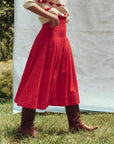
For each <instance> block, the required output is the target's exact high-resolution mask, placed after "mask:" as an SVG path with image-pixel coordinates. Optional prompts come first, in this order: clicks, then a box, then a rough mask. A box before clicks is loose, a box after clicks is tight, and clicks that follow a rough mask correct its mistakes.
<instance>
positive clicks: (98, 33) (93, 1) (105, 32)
mask: <svg viewBox="0 0 114 144" xmlns="http://www.w3.org/2000/svg"><path fill="white" fill-rule="evenodd" d="M67 7H68V9H69V11H70V22H69V23H68V24H67V35H68V38H69V40H70V42H71V47H72V51H73V55H74V62H75V67H76V74H77V80H78V87H79V94H80V101H81V103H80V108H81V110H84V111H103V112H114V0H108V1H107V0H73V1H71V0H68V2H67ZM40 28H41V24H40V22H39V20H38V16H37V15H35V14H33V13H31V12H30V11H28V10H26V9H24V8H23V1H19V0H15V34H14V51H13V97H15V94H16V91H17V88H18V85H19V82H20V79H21V76H22V73H23V71H24V67H25V64H26V61H27V57H28V54H29V51H30V49H31V47H32V44H33V41H34V39H35V37H36V35H37V34H38V32H39V30H40ZM47 110H48V111H52V112H65V109H64V107H52V106H49V107H48V109H47ZM20 111H21V107H18V106H17V105H16V103H13V112H14V113H16V112H20Z"/></svg>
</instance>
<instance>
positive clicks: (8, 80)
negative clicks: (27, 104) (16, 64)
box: [0, 70, 13, 98]
mask: <svg viewBox="0 0 114 144" xmlns="http://www.w3.org/2000/svg"><path fill="white" fill-rule="evenodd" d="M12 95H13V76H12V71H11V70H9V71H5V72H2V76H1V77H0V97H1V98H12Z"/></svg>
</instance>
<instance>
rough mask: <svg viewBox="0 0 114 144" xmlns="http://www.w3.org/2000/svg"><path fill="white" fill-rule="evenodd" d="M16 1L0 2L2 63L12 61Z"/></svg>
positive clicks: (5, 0)
mask: <svg viewBox="0 0 114 144" xmlns="http://www.w3.org/2000/svg"><path fill="white" fill-rule="evenodd" d="M13 23H14V0H1V1H0V61H2V60H4V61H6V60H8V59H12V52H13V32H14V28H13V27H14V24H13Z"/></svg>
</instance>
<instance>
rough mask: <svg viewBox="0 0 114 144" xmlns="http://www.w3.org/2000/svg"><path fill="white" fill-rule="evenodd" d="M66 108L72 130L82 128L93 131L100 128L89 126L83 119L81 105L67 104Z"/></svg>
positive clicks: (76, 130) (77, 130) (75, 130)
mask: <svg viewBox="0 0 114 144" xmlns="http://www.w3.org/2000/svg"><path fill="white" fill-rule="evenodd" d="M65 110H66V114H67V118H68V123H69V130H70V131H71V132H79V130H80V129H82V130H87V131H93V130H94V129H97V128H98V126H87V125H86V124H84V123H83V122H82V121H81V118H80V115H81V114H80V109H79V105H71V106H66V107H65Z"/></svg>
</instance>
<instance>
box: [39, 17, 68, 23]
mask: <svg viewBox="0 0 114 144" xmlns="http://www.w3.org/2000/svg"><path fill="white" fill-rule="evenodd" d="M58 18H59V20H60V22H65V21H66V17H63V16H58ZM39 20H40V22H41V24H42V25H43V24H45V23H48V22H50V19H48V18H45V17H43V16H39Z"/></svg>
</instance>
